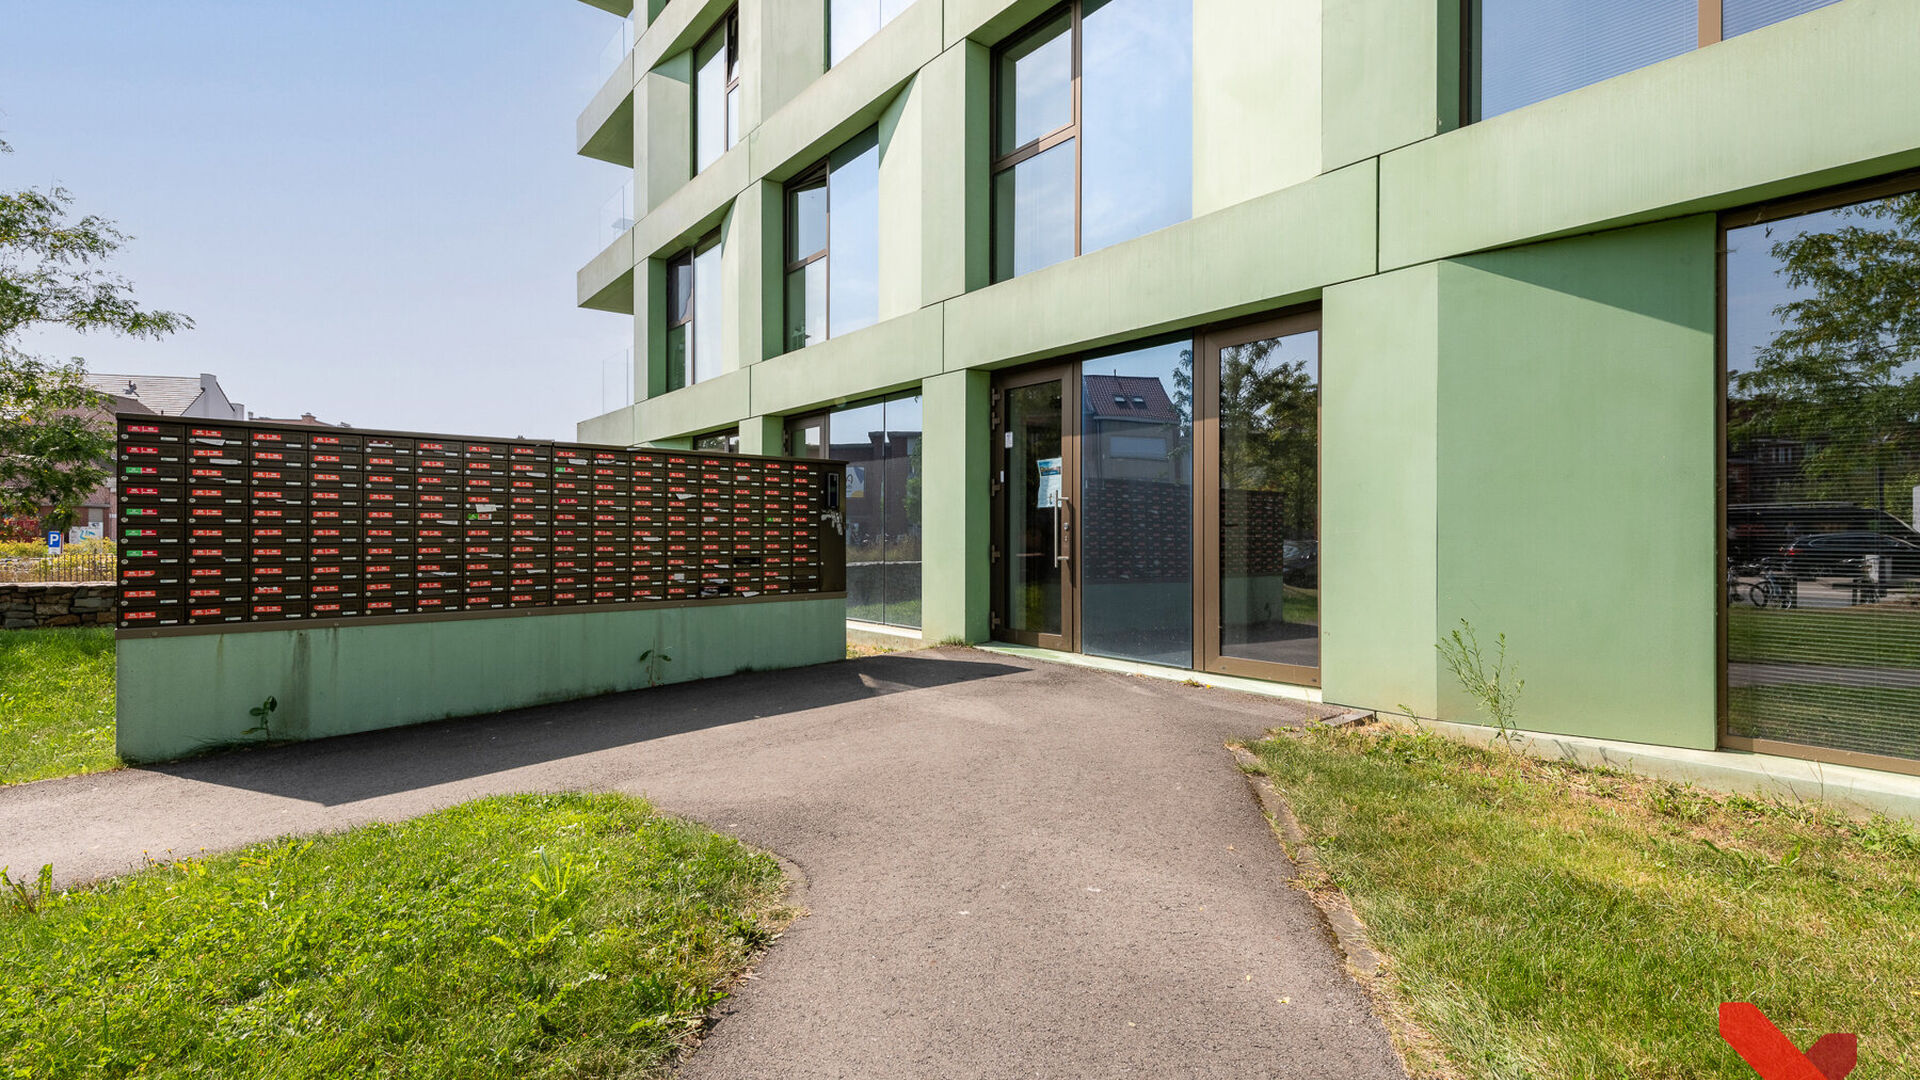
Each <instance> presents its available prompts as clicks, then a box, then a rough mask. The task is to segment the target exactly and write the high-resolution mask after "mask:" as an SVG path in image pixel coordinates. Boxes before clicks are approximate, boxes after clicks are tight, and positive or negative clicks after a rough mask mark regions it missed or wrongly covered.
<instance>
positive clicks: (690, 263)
mask: <svg viewBox="0 0 1920 1080" xmlns="http://www.w3.org/2000/svg"><path fill="white" fill-rule="evenodd" d="M720 255H721V247H720V238H719V236H718V235H717V234H716V235H715V236H712V237H709V238H707V239H706V240H703V241H701V242H700V243H699V244H698V245H696V246H695V247H694V249H693V250H691V251H688V252H686V253H685V254H683V255H680V256H679V257H677V258H675V259H672V260H670V261H669V262H668V263H667V280H666V296H665V300H666V309H667V310H666V327H667V332H666V346H667V352H666V369H667V372H666V374H667V378H666V384H667V389H668V390H678V389H680V388H681V387H683V386H687V385H690V384H692V383H696V382H700V381H702V380H704V379H711V378H713V377H714V376H715V375H718V374H720V327H721V317H720V299H721V286H720Z"/></svg>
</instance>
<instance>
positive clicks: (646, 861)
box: [0, 795, 788, 1077]
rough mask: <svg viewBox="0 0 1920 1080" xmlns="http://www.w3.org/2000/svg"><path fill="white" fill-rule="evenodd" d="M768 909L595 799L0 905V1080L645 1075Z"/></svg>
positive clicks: (665, 828)
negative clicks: (16, 1079) (19, 1079)
mask: <svg viewBox="0 0 1920 1080" xmlns="http://www.w3.org/2000/svg"><path fill="white" fill-rule="evenodd" d="M783 890H784V879H783V876H782V874H781V871H780V868H779V866H778V864H777V863H776V862H775V861H774V860H773V858H772V857H771V856H768V855H766V854H763V853H759V852H755V851H752V850H751V849H749V848H747V847H745V846H744V845H742V844H740V843H739V842H738V841H735V840H733V839H731V838H728V837H724V836H721V835H719V834H716V833H714V832H711V831H709V830H707V829H705V828H702V827H700V826H697V825H693V824H690V823H688V822H684V821H679V820H675V819H672V818H666V817H661V816H658V815H656V814H654V813H653V812H652V810H651V808H650V807H649V806H648V805H647V804H646V803H645V802H642V801H640V800H637V799H631V798H626V797H623V796H615V795H552V796H510V797H503V798H494V799H486V800H482V801H479V802H474V803H468V804H465V805H463V806H458V807H454V808H452V809H448V810H443V811H440V812H438V813H435V814H431V815H428V816H426V817H423V818H419V819H417V820H414V821H410V822H407V823H404V824H399V825H371V826H366V827H364V828H359V829H354V830H352V831H350V832H345V833H339V834H334V835H328V836H321V837H315V838H310V839H288V840H280V841H275V842H272V843H266V844H259V845H255V846H253V847H250V848H247V849H245V850H243V851H239V852H235V853H233V854H229V855H219V856H213V857H210V858H202V859H190V860H186V861H183V862H177V863H170V864H164V865H154V866H152V867H150V868H148V869H147V870H145V871H143V872H140V873H137V874H133V875H130V876H128V877H125V878H119V879H115V880H113V881H109V882H106V883H103V884H101V885H98V886H94V887H90V888H85V889H80V890H77V891H71V892H60V893H55V894H53V895H52V896H51V897H47V896H42V897H40V898H39V899H38V903H37V904H35V905H34V906H33V907H32V908H31V909H30V908H28V907H24V906H21V905H18V904H13V905H7V906H6V907H4V908H0V955H5V956H6V957H7V960H8V978H7V980H6V982H5V984H4V987H3V988H0V1074H4V1075H8V1076H31V1077H68V1076H82V1075H95V1074H106V1075H128V1074H132V1073H142V1074H152V1075H182V1076H184V1075H196V1076H198V1075H210V1076H242V1075H244V1076H264V1077H334V1076H374V1075H379V1076H390V1075H406V1076H422V1077H427V1076H432V1077H455V1076H458V1077H523V1076H541V1077H587V1076H593V1077H613V1076H622V1077H649V1076H656V1075H659V1074H661V1072H662V1071H663V1070H664V1069H665V1068H666V1067H667V1065H668V1063H669V1062H670V1061H671V1059H672V1057H673V1055H674V1054H675V1052H676V1051H677V1050H678V1049H679V1048H680V1047H681V1046H682V1045H684V1044H686V1043H687V1042H688V1041H689V1040H691V1039H692V1038H694V1037H695V1036H696V1035H697V1033H698V1032H699V1030H700V1029H701V1026H702V1024H703V1020H704V1017H705V1016H706V1014H707V1012H708V1010H709V1009H710V1008H711V1007H712V1006H713V1005H714V1004H715V1003H716V1002H718V1001H719V1000H721V999H722V998H724V997H725V996H726V990H725V986H726V984H727V982H728V981H729V980H730V979H731V978H732V976H733V975H734V974H735V973H736V972H738V970H739V969H740V968H741V967H742V966H743V965H744V964H745V963H746V962H747V960H748V958H749V957H750V956H751V955H752V953H753V952H754V951H755V950H757V949H759V948H761V947H762V946H764V945H765V944H767V943H768V941H770V940H771V938H772V937H773V936H774V934H775V933H776V932H777V930H778V929H779V927H780V926H781V925H782V924H783V921H784V919H785V918H786V917H787V915H788V913H787V912H785V911H784V910H783V909H782V907H781V905H780V900H781V895H782V892H783Z"/></svg>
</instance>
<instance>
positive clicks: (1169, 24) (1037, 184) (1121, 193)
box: [993, 0, 1193, 280]
mask: <svg viewBox="0 0 1920 1080" xmlns="http://www.w3.org/2000/svg"><path fill="white" fill-rule="evenodd" d="M1076 81H1077V83H1078V92H1077V93H1076V92H1075V86H1076ZM1192 141H1193V11H1192V4H1191V0H1074V2H1073V3H1072V4H1070V5H1069V6H1068V7H1066V8H1064V9H1062V10H1061V11H1059V12H1057V13H1055V14H1054V15H1052V16H1050V17H1049V18H1047V19H1045V20H1043V21H1041V22H1040V23H1037V24H1035V25H1034V26H1032V27H1029V28H1028V29H1027V30H1025V31H1024V32H1022V33H1021V34H1020V35H1019V36H1017V37H1015V38H1013V39H1012V40H1010V41H1009V42H1007V43H1006V44H1005V45H1003V46H1001V47H1000V49H999V50H998V51H997V52H996V53H995V57H994V163H993V170H994V174H995V175H994V181H993V218H994V228H993V266H994V279H995V280H1005V279H1006V278H1009V277H1015V276H1018V275H1020V274H1024V273H1026V272H1028V271H1030V270H1037V269H1039V268H1041V267H1043V266H1048V265H1051V264H1052V263H1056V262H1059V261H1061V260H1062V259H1068V258H1072V257H1073V256H1075V255H1078V254H1082V253H1085V252H1088V251H1095V250H1098V249H1099V248H1102V247H1106V246H1107V245H1109V244H1115V243H1119V242H1120V241H1122V240H1130V239H1132V238H1133V237H1136V236H1139V235H1141V234H1143V233H1147V232H1151V231H1153V230H1154V229H1158V228H1163V227H1165V226H1167V225H1171V224H1174V223H1176V222H1180V221H1185V220H1186V219H1187V218H1189V217H1191V216H1192V214H1193V151H1192Z"/></svg>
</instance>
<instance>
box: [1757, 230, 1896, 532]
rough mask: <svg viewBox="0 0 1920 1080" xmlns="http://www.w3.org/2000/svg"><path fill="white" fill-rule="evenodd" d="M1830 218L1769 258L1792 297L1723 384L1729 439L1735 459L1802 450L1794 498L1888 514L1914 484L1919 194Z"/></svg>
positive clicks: (1781, 244)
mask: <svg viewBox="0 0 1920 1080" xmlns="http://www.w3.org/2000/svg"><path fill="white" fill-rule="evenodd" d="M1836 216H1837V217H1838V219H1839V221H1840V222H1841V223H1840V224H1839V225H1838V226H1837V227H1835V228H1832V229H1830V230H1826V231H1809V232H1801V233H1796V234H1794V235H1791V236H1787V237H1785V238H1783V239H1780V240H1777V241H1775V242H1774V243H1773V244H1772V245H1771V247H1770V249H1769V250H1770V252H1771V254H1772V256H1773V258H1774V260H1775V261H1776V263H1777V264H1778V265H1777V270H1776V272H1777V273H1778V274H1779V275H1780V276H1781V277H1782V278H1784V279H1785V280H1786V282H1787V284H1788V285H1790V286H1792V287H1793V288H1794V289H1795V290H1796V291H1797V292H1798V293H1799V298H1798V299H1795V300H1793V301H1791V302H1789V303H1786V304H1782V305H1780V306H1779V307H1777V308H1775V309H1774V314H1775V316H1776V317H1778V318H1779V319H1780V322H1781V329H1780V331H1779V332H1778V333H1777V334H1776V335H1775V336H1774V338H1773V340H1772V341H1771V342H1769V343H1768V344H1767V345H1766V346H1764V347H1763V348H1761V349H1759V350H1758V351H1757V352H1756V353H1755V355H1754V358H1753V359H1754V362H1753V367H1752V368H1751V369H1750V370H1746V371H1737V372H1734V373H1732V374H1730V376H1729V380H1728V381H1729V384H1730V385H1729V389H1730V391H1731V392H1730V394H1729V398H1730V402H1729V404H1730V408H1729V411H1728V429H1729V432H1728V433H1729V435H1730V436H1731V437H1732V441H1733V443H1734V446H1735V447H1736V448H1743V447H1745V446H1747V445H1750V444H1751V443H1752V442H1754V441H1756V440H1769V439H1771V440H1786V441H1791V442H1793V443H1797V444H1798V445H1799V446H1800V447H1802V448H1803V450H1804V453H1805V457H1804V458H1803V460H1802V465H1801V472H1800V476H1799V479H1798V483H1797V484H1796V487H1797V489H1798V490H1795V491H1793V492H1791V494H1792V495H1794V496H1797V497H1803V498H1844V499H1847V500H1848V501H1860V502H1865V501H1873V502H1875V503H1876V505H1879V506H1880V508H1881V509H1892V510H1895V511H1896V512H1898V511H1899V510H1902V509H1907V499H1908V497H1909V496H1908V495H1907V494H1906V493H1907V492H1909V491H1910V490H1911V489H1912V487H1913V485H1914V483H1915V482H1916V481H1920V469H1916V461H1920V371H1916V370H1915V367H1916V365H1915V363H1914V362H1915V361H1916V360H1920V195H1901V196H1896V197H1894V198H1890V199H1880V200H1877V201H1874V202H1867V203H1860V204H1858V205H1855V206H1849V207H1844V208H1842V209H1840V210H1839V211H1836ZM1890 487H1891V489H1892V491H1893V492H1894V493H1896V495H1897V496H1898V497H1899V500H1900V501H1899V503H1898V504H1897V505H1896V506H1893V507H1888V506H1885V505H1883V504H1884V503H1885V502H1886V501H1887V493H1888V490H1889V488H1890ZM1902 516H1907V515H1902Z"/></svg>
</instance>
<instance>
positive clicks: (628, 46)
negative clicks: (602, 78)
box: [600, 15, 640, 75]
mask: <svg viewBox="0 0 1920 1080" xmlns="http://www.w3.org/2000/svg"><path fill="white" fill-rule="evenodd" d="M635 20H636V17H635V16H633V15H629V16H627V17H626V18H624V19H621V20H620V28H619V29H618V30H615V31H614V32H613V36H612V37H610V38H608V39H607V44H606V47H605V48H603V49H601V50H600V71H601V73H602V74H603V75H611V74H613V71H614V69H615V68H617V67H619V66H620V61H622V60H625V59H626V58H627V54H628V53H630V52H632V51H633V46H634V42H635V41H637V40H638V39H639V37H640V26H639V23H638V22H636V21H635Z"/></svg>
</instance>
